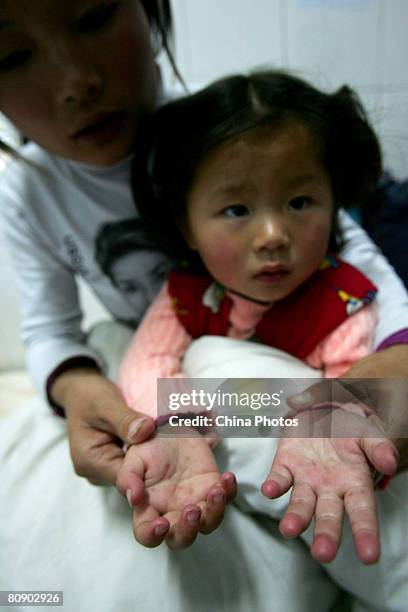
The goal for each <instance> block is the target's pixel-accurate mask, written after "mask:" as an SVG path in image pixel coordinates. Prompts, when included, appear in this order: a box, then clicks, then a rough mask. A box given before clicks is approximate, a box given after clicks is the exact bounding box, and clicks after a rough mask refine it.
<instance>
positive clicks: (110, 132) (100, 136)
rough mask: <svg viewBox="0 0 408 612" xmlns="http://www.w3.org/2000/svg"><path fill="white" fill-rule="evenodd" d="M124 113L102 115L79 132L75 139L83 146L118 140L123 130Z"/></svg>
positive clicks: (74, 136)
mask: <svg viewBox="0 0 408 612" xmlns="http://www.w3.org/2000/svg"><path fill="white" fill-rule="evenodd" d="M123 120H124V113H103V114H102V113H101V114H100V115H99V116H97V117H95V120H91V121H90V122H89V124H88V125H87V126H85V127H83V128H82V129H80V130H78V131H77V132H76V133H75V134H74V135H73V138H74V139H75V140H76V141H77V142H79V143H81V144H88V145H89V144H90V145H94V144H104V143H108V142H111V141H112V140H114V139H115V138H116V136H117V135H118V133H119V132H120V130H121V128H122V124H123Z"/></svg>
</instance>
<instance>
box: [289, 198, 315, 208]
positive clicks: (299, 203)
mask: <svg viewBox="0 0 408 612" xmlns="http://www.w3.org/2000/svg"><path fill="white" fill-rule="evenodd" d="M311 202H312V199H311V198H308V197H307V196H299V197H297V198H293V199H292V200H290V202H289V204H288V208H289V210H304V209H305V208H307V207H308V206H309V204H311Z"/></svg>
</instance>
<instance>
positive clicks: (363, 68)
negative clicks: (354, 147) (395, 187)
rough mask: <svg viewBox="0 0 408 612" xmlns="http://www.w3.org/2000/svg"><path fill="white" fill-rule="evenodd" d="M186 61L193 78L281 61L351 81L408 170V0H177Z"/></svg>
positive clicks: (308, 73) (323, 78)
mask: <svg viewBox="0 0 408 612" xmlns="http://www.w3.org/2000/svg"><path fill="white" fill-rule="evenodd" d="M172 6H173V12H174V15H175V26H176V55H177V60H178V64H179V67H180V69H181V72H182V74H183V75H184V77H185V79H186V81H187V82H188V83H192V84H193V86H196V85H197V84H198V85H203V84H206V83H207V82H209V81H211V80H213V79H215V78H218V77H220V76H223V75H225V74H227V73H230V72H236V71H245V70H248V69H250V68H253V67H259V66H265V65H268V64H270V65H274V66H279V67H288V68H290V69H292V70H295V71H297V72H298V71H300V73H301V74H303V76H304V77H305V78H308V79H310V80H312V81H313V82H314V83H315V84H316V85H318V86H320V87H323V88H327V89H334V88H335V87H337V86H339V85H341V84H343V83H346V82H347V83H348V84H350V85H351V86H353V87H354V88H355V89H357V91H358V92H359V93H360V94H361V96H362V99H363V102H364V103H365V105H366V106H367V109H368V111H369V112H370V114H371V117H372V121H373V123H374V125H375V126H376V128H377V131H378V132H379V134H380V136H381V139H382V144H383V149H384V154H385V163H386V166H387V167H388V168H389V169H391V170H392V171H393V172H394V173H395V174H396V176H397V177H400V178H402V177H405V176H408V121H407V115H408V69H407V65H408V35H407V32H408V0H206V1H205V2H204V1H203V2H201V1H200V0H172Z"/></svg>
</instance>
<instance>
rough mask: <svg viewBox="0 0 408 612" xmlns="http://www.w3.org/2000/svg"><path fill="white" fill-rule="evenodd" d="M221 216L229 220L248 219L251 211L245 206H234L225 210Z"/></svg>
mask: <svg viewBox="0 0 408 612" xmlns="http://www.w3.org/2000/svg"><path fill="white" fill-rule="evenodd" d="M221 214H222V215H223V216H224V217H229V218H236V217H246V216H247V215H248V214H249V210H248V207H247V206H245V205H244V204H233V205H232V206H227V207H226V208H224V209H223V210H222V211H221Z"/></svg>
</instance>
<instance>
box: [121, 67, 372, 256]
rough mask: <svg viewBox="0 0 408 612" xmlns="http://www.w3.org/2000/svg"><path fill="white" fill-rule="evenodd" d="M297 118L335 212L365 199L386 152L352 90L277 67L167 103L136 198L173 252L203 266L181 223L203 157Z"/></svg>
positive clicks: (143, 152) (143, 158) (136, 179)
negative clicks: (327, 89) (328, 88)
mask: <svg viewBox="0 0 408 612" xmlns="http://www.w3.org/2000/svg"><path fill="white" fill-rule="evenodd" d="M292 119H295V120H300V121H302V122H303V123H304V124H305V125H306V126H307V127H308V128H309V129H310V130H311V132H312V133H313V134H314V136H315V137H316V140H317V143H318V145H319V147H320V150H321V155H322V160H323V163H324V164H325V167H326V168H327V170H328V173H329V176H330V179H331V186H332V190H333V196H334V201H335V208H336V210H337V209H338V208H339V207H340V206H342V207H345V208H348V207H351V206H354V205H362V204H363V203H364V202H365V200H366V199H367V198H368V197H369V195H370V193H371V192H372V190H373V189H375V187H376V185H377V182H378V179H379V176H380V172H381V152H380V146H379V142H378V140H377V137H376V135H375V133H374V131H373V129H372V128H371V126H370V124H369V122H368V120H367V117H366V115H365V112H364V110H363V108H362V106H361V104H360V102H359V100H358V98H357V96H356V94H355V93H354V92H353V91H352V90H351V89H350V88H349V87H346V86H344V87H341V88H340V89H339V90H338V91H336V92H334V93H332V94H327V93H323V92H321V91H319V90H318V89H316V88H314V87H313V86H311V85H309V84H308V83H306V82H304V81H303V80H301V79H299V78H297V77H294V76H291V75H289V74H287V73H284V72H278V71H273V70H269V71H263V72H255V73H252V74H250V75H248V76H243V75H236V76H230V77H228V78H225V79H222V80H219V81H216V82H215V83H213V84H211V85H210V86H208V87H206V88H205V89H203V90H201V91H199V92H197V93H196V94H194V95H191V96H187V97H185V98H182V99H179V100H176V101H174V102H171V103H170V104H167V105H166V106H163V107H162V108H161V109H159V110H158V111H157V112H156V113H155V114H154V115H153V116H152V118H151V121H150V122H149V123H148V124H146V126H145V134H144V136H143V138H144V144H143V146H141V147H140V148H139V149H138V151H139V152H140V153H138V155H137V158H136V159H135V162H134V167H133V175H132V185H133V191H134V196H135V202H136V204H137V206H138V208H139V211H140V213H141V215H142V217H143V218H144V219H145V221H146V222H147V223H148V224H149V225H151V226H152V228H153V227H154V228H156V230H155V231H156V232H157V234H158V238H159V239H160V242H161V244H162V245H163V247H164V248H165V249H166V250H167V251H168V252H169V253H170V255H172V256H173V257H175V258H176V259H179V260H186V261H188V262H189V263H190V264H191V265H192V266H194V267H196V266H197V265H199V264H198V259H197V256H196V255H195V254H194V253H192V252H191V250H190V249H189V248H188V246H187V245H186V243H185V241H184V239H183V237H182V234H181V232H180V230H179V228H178V225H177V221H180V220H181V219H182V218H183V214H184V212H185V206H186V198H187V194H188V191H189V189H190V187H191V184H192V181H193V178H194V174H195V172H196V170H197V167H198V165H199V164H200V162H201V161H202V160H203V159H204V157H205V156H206V155H207V154H208V153H209V152H210V151H211V150H213V149H214V148H215V147H217V146H218V145H220V144H221V143H223V142H225V141H226V140H228V139H230V138H233V137H235V136H237V135H239V134H241V133H243V132H248V131H250V130H253V129H255V128H259V127H261V126H264V125H268V126H270V125H272V126H279V125H280V124H281V123H282V122H283V121H286V120H292ZM336 217H337V215H334V223H333V229H332V236H331V240H330V249H331V250H335V251H336V250H338V248H339V247H340V244H341V241H340V238H339V232H338V228H337V224H336Z"/></svg>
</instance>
